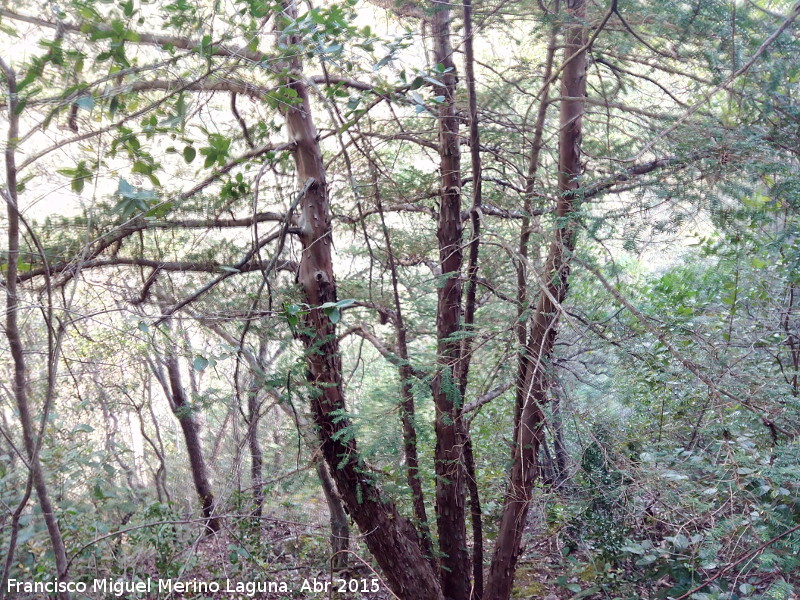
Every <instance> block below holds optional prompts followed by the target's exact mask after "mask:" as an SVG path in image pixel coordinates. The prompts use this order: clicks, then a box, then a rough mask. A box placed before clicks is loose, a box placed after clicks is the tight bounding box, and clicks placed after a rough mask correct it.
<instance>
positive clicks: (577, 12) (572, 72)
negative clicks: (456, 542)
mask: <svg viewBox="0 0 800 600" xmlns="http://www.w3.org/2000/svg"><path fill="white" fill-rule="evenodd" d="M567 10H568V12H569V17H570V19H571V24H570V25H569V26H568V28H567V31H566V36H565V37H566V40H565V41H566V45H565V48H564V59H565V66H564V69H563V72H562V76H561V95H562V96H563V97H565V98H570V99H569V100H563V101H562V102H561V116H560V135H559V156H558V188H559V192H560V194H559V199H558V203H557V206H556V212H555V217H556V223H555V230H554V232H553V240H552V242H551V244H550V249H549V251H548V255H547V260H546V262H545V270H544V276H545V280H544V281H543V282H542V289H541V292H540V294H539V300H538V302H537V306H536V311H535V313H534V317H533V322H532V324H531V331H530V335H529V339H528V345H527V358H528V360H529V361H530V362H529V365H528V369H527V373H526V379H525V388H524V403H523V407H522V412H521V415H520V419H519V429H518V438H517V440H516V445H515V448H514V460H513V464H512V470H511V478H510V482H509V488H508V491H507V493H506V500H505V505H504V509H503V516H502V519H501V522H500V529H499V532H498V535H497V543H496V546H495V552H494V556H493V557H492V564H491V567H490V570H489V579H488V585H487V595H486V598H488V599H491V600H507V599H508V598H509V597H510V595H511V589H512V586H513V582H514V574H515V571H516V567H517V561H518V559H519V555H520V552H521V550H522V534H523V532H524V530H525V524H526V522H527V517H528V509H529V507H530V500H531V493H532V489H533V483H534V481H535V478H536V475H537V455H538V452H539V447H540V445H541V443H542V438H543V434H544V431H543V424H544V414H543V412H542V406H543V405H544V404H545V402H546V400H547V397H546V394H547V387H548V380H549V370H550V368H551V366H552V365H551V363H552V357H553V345H554V343H555V339H556V334H557V328H558V321H559V310H560V309H559V306H560V304H561V302H563V300H564V299H565V298H566V295H567V290H568V279H569V260H570V258H571V255H572V253H573V251H574V249H575V235H576V231H575V226H574V223H573V222H572V220H571V217H572V215H573V213H574V210H575V203H576V201H577V198H576V190H577V189H578V188H579V187H580V181H579V176H580V174H581V171H582V167H581V155H580V144H581V126H582V115H583V100H582V98H583V96H584V95H585V93H586V53H585V50H584V49H583V45H584V38H585V26H584V24H583V21H584V19H585V16H586V0H569V1H568V2H567Z"/></svg>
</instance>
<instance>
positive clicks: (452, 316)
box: [431, 4, 470, 600]
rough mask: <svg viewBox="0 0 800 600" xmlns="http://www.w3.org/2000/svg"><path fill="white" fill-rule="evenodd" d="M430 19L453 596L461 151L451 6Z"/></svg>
mask: <svg viewBox="0 0 800 600" xmlns="http://www.w3.org/2000/svg"><path fill="white" fill-rule="evenodd" d="M436 11H437V12H436V13H435V14H434V16H433V21H432V26H431V28H432V33H433V38H434V59H435V60H436V62H437V63H438V64H440V65H442V66H443V67H444V68H445V71H446V72H445V73H443V74H442V83H443V84H444V89H443V94H444V102H442V104H441V106H440V108H439V115H438V117H439V118H438V121H439V169H440V171H441V173H440V177H441V179H440V185H441V189H440V191H439V196H440V207H439V226H438V230H437V239H438V241H439V263H440V265H441V272H442V275H441V277H442V281H441V282H440V284H439V294H438V306H437V313H436V334H437V341H438V344H437V354H438V360H439V368H438V370H437V373H436V376H435V377H434V379H433V382H432V385H431V388H432V392H433V401H434V404H435V405H436V420H435V424H434V429H435V432H436V450H435V454H434V465H435V472H436V524H437V529H438V532H439V550H440V551H441V553H442V557H441V567H442V568H441V580H442V591H443V592H444V595H445V597H446V598H448V599H451V600H467V599H468V598H469V595H470V582H469V556H468V554H467V531H466V511H465V508H466V507H465V497H464V480H465V477H464V466H463V455H462V449H463V440H464V435H463V433H462V429H463V426H462V425H461V424H460V421H461V417H460V411H461V406H460V405H461V398H460V393H459V388H458V381H457V376H458V372H457V363H458V360H459V358H460V354H461V344H460V342H459V340H458V339H455V338H456V336H455V334H456V333H457V332H458V331H459V330H460V329H461V266H462V262H463V253H462V251H461V236H462V220H461V151H460V148H459V139H458V115H457V113H456V106H455V88H456V74H455V65H454V64H453V57H452V48H451V46H450V9H449V7H448V5H447V4H442V5H439V6H437V7H436Z"/></svg>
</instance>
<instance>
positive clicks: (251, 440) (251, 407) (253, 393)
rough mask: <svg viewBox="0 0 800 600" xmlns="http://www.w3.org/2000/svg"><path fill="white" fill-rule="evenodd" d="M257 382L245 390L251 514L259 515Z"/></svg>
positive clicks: (260, 479) (260, 469)
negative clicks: (251, 487)
mask: <svg viewBox="0 0 800 600" xmlns="http://www.w3.org/2000/svg"><path fill="white" fill-rule="evenodd" d="M258 409H259V407H258V384H257V383H256V382H253V383H252V384H251V386H250V389H249V390H247V415H248V418H249V420H250V422H249V424H248V425H249V426H248V430H247V442H248V445H249V447H250V484H251V485H252V486H253V516H255V517H260V516H261V514H262V513H263V510H264V453H263V452H262V451H261V443H260V442H259V439H258V422H259V420H260V415H259V414H258Z"/></svg>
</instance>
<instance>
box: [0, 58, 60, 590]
mask: <svg viewBox="0 0 800 600" xmlns="http://www.w3.org/2000/svg"><path fill="white" fill-rule="evenodd" d="M0 68H2V70H3V73H4V74H5V76H6V80H7V84H8V139H7V142H6V148H5V162H6V193H4V194H3V200H5V204H6V209H7V213H8V238H7V239H8V264H7V268H6V282H5V288H6V338H7V339H8V346H9V349H10V350H11V358H12V360H13V362H14V387H13V389H14V398H15V400H16V403H17V409H18V410H19V419H20V422H21V424H22V438H23V442H24V445H25V453H26V454H27V456H28V463H29V468H30V470H31V475H32V477H33V487H34V489H35V490H36V496H37V498H38V499H39V507H40V508H41V510H42V515H43V517H44V522H45V525H46V527H47V533H48V535H49V536H50V545H51V546H52V549H53V554H54V556H55V561H56V570H57V574H56V575H57V578H58V580H59V581H62V582H66V581H69V578H68V575H67V568H68V561H67V554H66V550H65V548H64V539H63V538H62V537H61V530H60V528H59V526H58V520H57V519H56V515H55V510H54V508H53V504H52V502H51V500H50V494H49V492H48V489H47V482H46V480H45V476H44V472H43V470H42V464H41V461H40V460H39V446H40V443H41V439H40V438H39V436H37V434H36V429H35V426H34V421H33V417H32V415H31V410H30V403H29V400H28V373H27V365H26V363H25V348H24V345H23V342H22V336H21V334H20V331H19V322H18V314H19V310H20V309H19V301H18V297H17V271H18V260H19V226H20V214H19V210H18V204H17V202H18V195H17V167H16V146H17V143H18V139H19V114H18V112H17V107H18V106H19V100H18V97H17V80H16V73H15V72H14V70H13V69H11V67H9V66H7V65H6V64H5V63H4V62H1V61H0ZM48 376H49V377H52V376H53V371H52V369H51V370H49V372H48ZM51 384H52V382H51ZM42 434H43V431H42ZM3 583H5V582H3ZM58 597H59V598H60V599H61V600H69V599H70V594H69V592H66V591H64V592H60V593H59V594H58Z"/></svg>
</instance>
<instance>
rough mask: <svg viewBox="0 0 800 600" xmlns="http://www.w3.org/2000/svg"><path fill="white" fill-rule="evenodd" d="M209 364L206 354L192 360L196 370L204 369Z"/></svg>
mask: <svg viewBox="0 0 800 600" xmlns="http://www.w3.org/2000/svg"><path fill="white" fill-rule="evenodd" d="M207 366H208V359H207V358H206V357H205V356H195V357H194V361H192V368H194V370H195V371H203V370H204V369H205V368H206V367H207Z"/></svg>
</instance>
